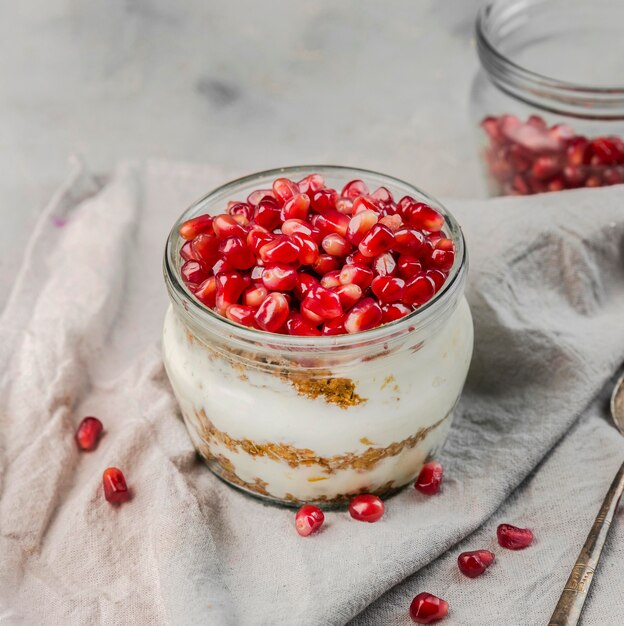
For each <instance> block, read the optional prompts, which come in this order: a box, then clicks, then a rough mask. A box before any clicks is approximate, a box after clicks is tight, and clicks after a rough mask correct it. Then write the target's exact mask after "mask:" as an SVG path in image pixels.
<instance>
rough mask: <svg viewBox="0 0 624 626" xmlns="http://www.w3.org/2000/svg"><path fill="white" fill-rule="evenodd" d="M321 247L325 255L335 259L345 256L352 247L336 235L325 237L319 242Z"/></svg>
mask: <svg viewBox="0 0 624 626" xmlns="http://www.w3.org/2000/svg"><path fill="white" fill-rule="evenodd" d="M321 246H322V247H323V250H325V252H327V254H331V255H332V256H337V257H344V256H347V255H348V254H349V253H350V252H351V250H353V246H352V245H351V244H350V243H349V242H348V241H347V240H346V239H345V238H344V237H341V236H340V235H339V234H338V233H331V234H329V235H327V237H325V238H324V239H323V241H322V242H321Z"/></svg>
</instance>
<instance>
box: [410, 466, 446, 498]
mask: <svg viewBox="0 0 624 626" xmlns="http://www.w3.org/2000/svg"><path fill="white" fill-rule="evenodd" d="M443 477H444V468H443V467H442V465H441V464H440V463H438V462H437V461H429V463H425V464H424V465H423V466H422V469H421V470H420V474H418V478H417V479H416V482H415V483H414V487H415V488H416V489H417V490H418V491H420V493H424V494H426V495H428V496H432V495H434V494H436V493H438V491H440V485H441V484H442V478H443Z"/></svg>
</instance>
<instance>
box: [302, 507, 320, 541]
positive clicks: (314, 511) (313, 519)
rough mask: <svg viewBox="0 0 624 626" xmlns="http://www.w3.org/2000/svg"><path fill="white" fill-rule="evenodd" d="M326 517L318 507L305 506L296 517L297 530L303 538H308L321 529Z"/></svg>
mask: <svg viewBox="0 0 624 626" xmlns="http://www.w3.org/2000/svg"><path fill="white" fill-rule="evenodd" d="M324 521H325V515H324V514H323V511H321V509H319V508H318V506H312V505H311V504H304V505H303V506H302V507H301V508H300V509H299V510H298V511H297V515H295V528H296V529H297V532H298V533H299V534H300V535H301V536H302V537H307V536H308V535H311V534H312V533H315V532H316V531H317V530H319V529H320V528H321V526H322V525H323V522H324Z"/></svg>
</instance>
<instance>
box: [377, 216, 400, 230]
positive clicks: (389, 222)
mask: <svg viewBox="0 0 624 626" xmlns="http://www.w3.org/2000/svg"><path fill="white" fill-rule="evenodd" d="M379 223H380V224H383V225H384V226H387V227H388V228H389V229H390V231H391V232H392V233H396V232H397V231H399V230H401V227H402V226H403V220H402V219H401V216H400V215H384V216H383V217H382V218H381V219H380V220H379Z"/></svg>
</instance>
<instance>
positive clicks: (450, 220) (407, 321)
mask: <svg viewBox="0 0 624 626" xmlns="http://www.w3.org/2000/svg"><path fill="white" fill-rule="evenodd" d="M312 173H320V174H323V173H325V174H331V173H336V174H340V175H344V176H345V177H348V178H349V179H351V178H363V179H365V180H366V179H369V180H370V179H376V181H377V182H381V183H383V182H384V181H385V182H386V183H388V184H389V185H392V186H395V187H399V188H401V189H404V190H408V191H410V192H411V193H409V195H413V196H414V197H416V199H419V198H420V199H422V200H423V201H425V202H426V203H427V204H430V205H431V206H433V207H434V208H435V209H436V210H438V211H439V212H440V213H442V215H443V216H444V218H445V222H446V228H445V232H446V234H447V236H449V238H451V239H452V240H453V242H454V243H455V250H456V254H455V260H454V263H453V266H452V267H451V269H450V271H449V274H448V277H447V280H446V281H445V283H444V285H443V286H442V288H441V289H440V290H439V291H438V292H437V293H436V294H435V295H434V296H433V298H432V299H431V300H429V301H428V302H427V303H425V304H424V305H422V306H421V307H419V308H417V309H416V310H415V311H413V312H412V313H410V314H408V315H406V316H405V317H402V318H400V319H398V320H394V321H392V322H388V323H387V324H382V325H381V326H377V327H376V328H372V329H370V330H365V331H362V332H359V333H354V334H344V335H322V336H301V335H282V334H278V333H269V332H266V331H263V330H259V329H255V328H249V327H246V326H243V325H241V324H237V323H236V322H233V321H231V320H229V319H227V318H226V317H223V316H221V315H219V314H218V313H217V312H216V311H213V310H212V309H210V308H208V307H206V306H205V305H204V304H202V303H201V302H200V301H199V300H198V299H197V298H195V297H194V295H193V294H192V292H191V291H190V290H188V289H187V287H186V285H185V284H184V282H183V281H182V280H181V278H180V274H179V272H178V271H177V265H178V264H179V250H180V247H181V245H182V244H183V243H184V240H183V239H182V237H180V235H179V232H178V231H179V227H180V225H181V224H182V223H184V222H185V221H186V220H188V219H190V218H191V217H194V216H196V215H200V214H202V208H204V207H208V206H209V205H210V204H211V202H216V201H221V200H223V199H224V198H225V197H226V196H229V195H230V194H235V193H236V190H237V189H240V188H241V187H243V186H244V185H245V184H249V183H254V182H256V181H261V180H263V179H275V178H278V177H281V176H286V177H290V176H293V175H294V176H296V177H298V176H306V175H308V174H312ZM228 199H231V197H228ZM467 268H468V253H467V249H466V244H465V239H464V235H463V232H462V230H461V227H460V226H459V223H458V222H457V220H456V219H455V218H454V216H453V215H452V214H451V213H450V212H449V211H448V209H446V208H445V207H444V206H443V205H442V203H441V202H440V201H439V200H437V199H436V198H434V197H433V196H431V195H429V194H427V193H425V192H423V191H422V190H420V189H419V188H417V187H415V186H414V185H411V184H410V183H407V182H405V181H403V180H400V179H398V178H395V177H393V176H389V175H387V174H381V173H379V172H374V171H372V170H366V169H362V168H355V167H347V166H341V165H295V166H288V167H280V168H275V169H270V170H264V171H261V172H256V173H254V174H249V175H247V176H243V177H241V178H237V179H235V180H232V181H230V182H228V183H225V184H224V185H221V186H219V187H217V188H215V189H214V190H212V191H211V192H209V193H208V194H206V195H205V196H203V197H201V198H200V199H199V200H197V201H195V202H194V203H193V204H191V206H189V207H188V208H187V209H186V210H185V211H184V212H183V213H182V215H181V216H180V217H179V218H178V220H177V221H176V223H175V224H174V225H173V227H172V229H171V231H170V233H169V236H168V237H167V243H166V247H165V254H164V259H163V272H164V278H165V283H166V285H167V290H168V293H169V297H170V299H171V301H172V302H173V303H176V304H178V305H180V306H182V307H183V309H184V310H185V312H186V313H187V314H188V315H190V316H191V317H192V318H193V319H194V320H195V321H196V323H198V324H199V325H200V326H201V328H202V329H206V330H208V331H209V332H213V333H217V334H219V335H224V333H225V332H226V331H227V332H228V333H229V334H230V337H235V338H236V339H237V340H239V341H240V342H241V343H243V344H245V345H249V344H252V345H256V346H266V345H267V344H269V343H270V344H271V347H272V348H277V349H280V350H286V351H288V350H313V351H323V350H330V349H331V350H333V349H340V348H342V349H348V348H351V347H354V348H355V347H361V346H362V343H366V344H372V343H377V342H384V341H388V340H390V339H393V338H396V337H398V336H400V335H403V334H404V333H405V332H406V331H409V330H414V329H415V328H418V329H422V328H423V327H425V326H426V325H428V323H429V322H431V321H433V320H434V319H437V318H438V316H439V315H441V314H442V313H443V312H444V311H445V310H447V309H448V308H449V307H450V306H451V305H452V304H453V303H454V302H455V300H456V299H455V298H454V297H453V294H456V293H457V292H458V291H459V290H460V289H461V288H462V287H463V284H464V282H465V276H466V272H467Z"/></svg>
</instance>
